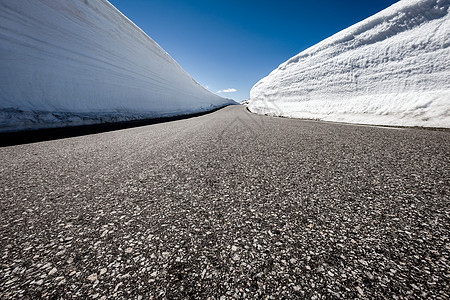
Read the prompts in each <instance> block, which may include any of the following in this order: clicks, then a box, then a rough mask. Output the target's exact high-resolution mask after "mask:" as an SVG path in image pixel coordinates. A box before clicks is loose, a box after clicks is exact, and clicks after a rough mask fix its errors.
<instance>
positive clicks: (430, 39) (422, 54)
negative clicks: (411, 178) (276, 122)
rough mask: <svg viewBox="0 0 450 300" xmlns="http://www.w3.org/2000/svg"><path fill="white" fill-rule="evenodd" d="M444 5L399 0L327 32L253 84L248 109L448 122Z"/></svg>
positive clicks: (448, 34)
mask: <svg viewBox="0 0 450 300" xmlns="http://www.w3.org/2000/svg"><path fill="white" fill-rule="evenodd" d="M449 6H450V1H449V0H403V1H400V2H398V3H396V4H394V5H392V6H391V7H389V8H387V9H385V10H383V11H381V12H380V13H378V14H376V15H374V16H372V17H370V18H368V19H366V20H364V21H362V22H360V23H357V24H356V25H353V26H351V27H349V28H347V29H345V30H343V31H341V32H339V33H337V34H335V35H333V36H332V37H330V38H328V39H326V40H324V41H322V42H320V43H319V44H317V45H315V46H312V47H311V48H309V49H307V50H305V51H303V52H301V53H300V54H298V55H296V56H294V57H292V58H291V59H289V60H288V61H286V62H285V63H283V64H281V65H280V66H279V67H278V68H277V69H276V70H274V71H272V73H270V74H269V75H268V76H267V77H265V78H263V79H262V80H260V81H259V82H258V83H256V85H255V86H254V87H253V88H252V90H251V92H250V103H249V109H250V110H251V111H252V112H255V113H260V114H268V115H274V116H284V117H294V118H307V119H320V120H326V121H338V122H351V123H362V124H378V125H395V126H424V127H446V128H450V47H449V46H450V12H449Z"/></svg>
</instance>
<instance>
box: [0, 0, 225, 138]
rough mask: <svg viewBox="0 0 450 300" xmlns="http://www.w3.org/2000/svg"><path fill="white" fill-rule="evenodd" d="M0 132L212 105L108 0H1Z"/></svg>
mask: <svg viewBox="0 0 450 300" xmlns="http://www.w3.org/2000/svg"><path fill="white" fill-rule="evenodd" d="M0 20H1V21H0V22H1V23H0V24H1V26H0V131H7V130H20V129H26V128H41V127H54V126H65V125H78V124H88V123H99V122H110V121H121V120H131V119H139V118H147V117H159V116H168V115H177V114H185V113H190V112H199V111H205V110H210V109H211V108H213V107H218V106H223V105H225V104H227V103H230V102H231V101H230V100H229V99H224V98H221V97H219V96H217V95H214V94H212V93H210V92H209V91H207V90H206V89H204V88H203V87H202V86H200V85H199V84H198V83H197V82H195V81H194V80H193V79H192V78H191V77H190V76H189V75H188V74H187V73H186V72H185V71H184V70H182V69H181V67H180V66H179V65H178V64H177V63H176V62H175V61H174V60H173V59H172V58H171V57H170V56H169V55H168V54H167V53H166V52H165V51H164V50H163V49H161V47H159V46H158V44H156V43H155V42H154V41H153V40H152V39H151V38H149V37H148V36H147V35H146V34H145V33H144V32H143V31H142V30H140V29H139V28H138V27H137V26H136V25H134V24H133V23H132V22H131V21H130V20H128V19H127V18H126V17H125V16H124V15H122V14H121V13H120V12H119V11H118V10H117V9H116V8H115V7H113V6H112V5H111V4H110V3H109V2H108V1H106V0H13V1H11V0H0Z"/></svg>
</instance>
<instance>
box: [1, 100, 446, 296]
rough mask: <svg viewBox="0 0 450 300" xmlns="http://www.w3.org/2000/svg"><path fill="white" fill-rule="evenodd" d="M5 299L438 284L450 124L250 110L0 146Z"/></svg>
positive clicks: (332, 292) (407, 291)
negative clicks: (410, 124)
mask: <svg viewBox="0 0 450 300" xmlns="http://www.w3.org/2000/svg"><path fill="white" fill-rule="evenodd" d="M0 156H1V161H0V172H1V178H0V204H1V206H0V208H1V215H0V239H1V242H0V257H1V267H0V295H1V297H0V298H2V299H19V298H24V299H27V298H33V299H34V298H44V299H58V298H61V299H72V298H78V299H112V298H113V297H115V298H117V299H152V298H153V299H161V298H167V299H182V298H183V299H185V298H193V299H207V298H208V297H210V299H232V298H239V299H245V298H247V299H255V298H268V299H281V298H284V299H294V298H298V299H305V298H307V299H323V298H327V299H329V298H343V299H348V298H361V299H364V298H368V299H370V298H383V297H385V298H387V299H392V298H394V299H395V298H396V297H398V298H402V297H403V298H405V297H411V298H436V299H439V298H440V299H446V298H447V299H448V297H449V295H450V288H449V286H450V285H449V276H450V268H449V265H450V262H449V259H450V256H449V250H450V240H449V232H450V230H449V229H450V227H449V223H450V222H449V217H450V216H449V214H450V209H449V203H450V202H449V200H450V132H449V131H431V130H422V129H396V128H395V129H393V128H380V127H370V126H354V125H346V124H333V123H327V122H316V121H302V120H293V119H284V118H272V117H266V116H257V115H254V114H251V113H249V112H247V111H246V109H245V108H244V107H242V106H231V107H227V108H224V109H222V110H219V111H216V112H214V113H211V114H208V115H204V116H200V117H195V118H191V119H186V120H180V121H174V122H168V123H162V124H154V125H150V126H143V127H136V128H130V129H125V130H117V131H111V132H106V133H100V134H93V135H86V136H79V137H73V138H67V139H59V140H53V141H46V142H39V143H33V144H26V145H17V146H11V147H3V148H0Z"/></svg>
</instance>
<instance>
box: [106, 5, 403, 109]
mask: <svg viewBox="0 0 450 300" xmlns="http://www.w3.org/2000/svg"><path fill="white" fill-rule="evenodd" d="M109 1H110V2H111V3H112V4H113V5H114V6H116V7H117V8H118V9H119V10H120V11H121V12H122V13H123V14H125V15H126V16H127V17H128V18H129V19H130V20H132V21H133V22H134V23H135V24H136V25H138V26H139V27H140V28H142V30H144V31H145V32H146V33H147V34H148V35H149V36H150V37H151V38H152V39H153V40H154V41H155V42H157V43H158V44H159V45H160V46H161V47H162V48H163V49H164V50H166V51H167V52H168V53H169V54H170V55H171V56H172V57H173V58H174V59H175V60H176V61H177V62H178V63H179V64H180V65H181V67H182V68H183V69H184V70H186V71H187V72H188V73H189V74H190V75H191V76H192V77H193V78H194V79H195V80H196V81H198V82H199V83H200V84H201V85H203V86H204V87H207V88H208V89H209V90H210V91H212V92H214V93H216V92H217V91H219V90H225V89H231V88H233V89H236V90H237V92H233V93H221V94H220V95H221V96H224V97H227V98H232V99H235V100H237V101H241V100H244V99H248V97H249V92H250V89H251V87H252V86H253V85H254V84H255V83H256V82H257V81H259V80H260V79H261V78H263V77H265V76H266V75H267V74H269V73H270V72H271V71H272V70H273V69H275V68H276V67H278V65H280V64H281V63H283V62H284V61H286V60H287V59H289V58H290V57H292V56H294V55H296V54H297V53H299V52H301V51H302V50H304V49H306V48H308V47H310V46H312V45H314V44H316V43H318V42H320V41H321V40H323V39H325V38H327V37H329V36H331V35H333V34H334V33H336V32H338V31H340V30H342V29H344V28H347V27H348V26H350V25H353V24H355V23H357V22H359V21H361V20H363V19H365V18H367V17H369V16H371V15H373V14H375V13H377V12H379V11H381V10H383V9H384V8H386V7H388V6H390V5H392V4H394V3H395V2H397V1H395V0H371V1H361V0H339V1H336V0H323V1H314V0H310V1H302V0H297V1H295V0H293V1H285V0H273V1H265V0H259V1H258V0H109Z"/></svg>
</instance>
